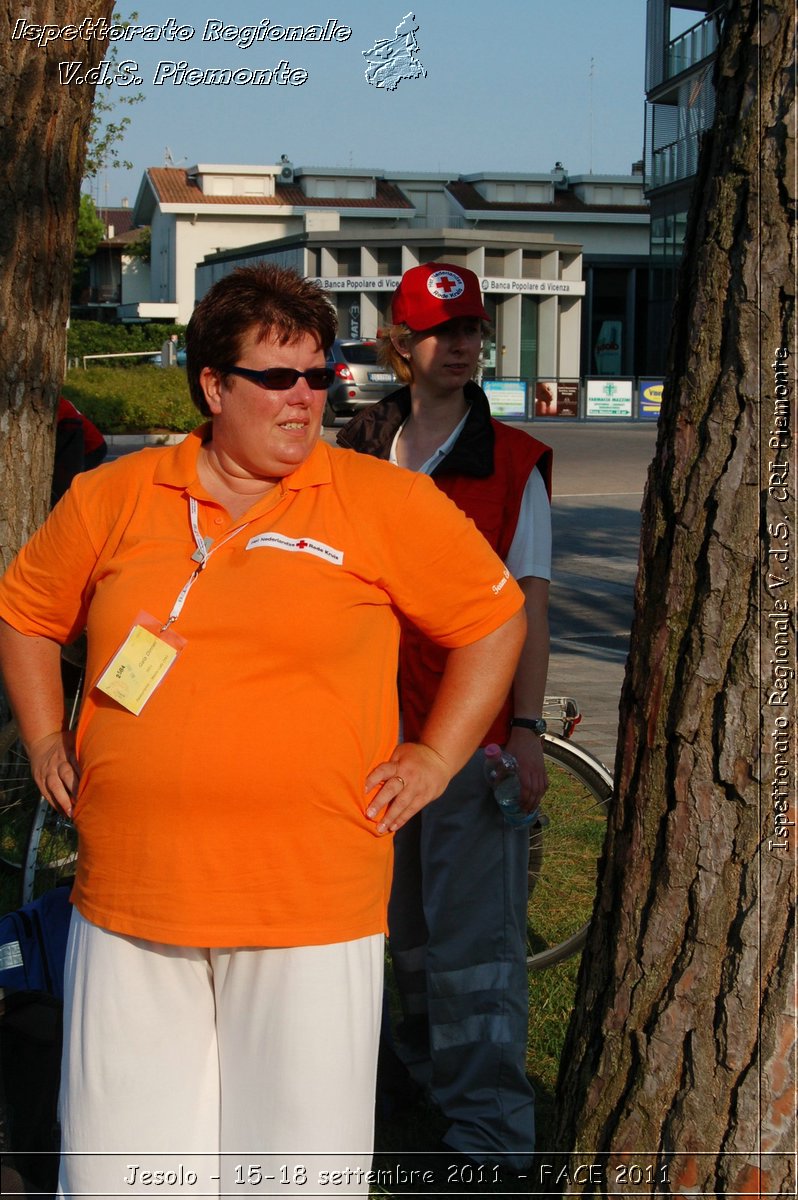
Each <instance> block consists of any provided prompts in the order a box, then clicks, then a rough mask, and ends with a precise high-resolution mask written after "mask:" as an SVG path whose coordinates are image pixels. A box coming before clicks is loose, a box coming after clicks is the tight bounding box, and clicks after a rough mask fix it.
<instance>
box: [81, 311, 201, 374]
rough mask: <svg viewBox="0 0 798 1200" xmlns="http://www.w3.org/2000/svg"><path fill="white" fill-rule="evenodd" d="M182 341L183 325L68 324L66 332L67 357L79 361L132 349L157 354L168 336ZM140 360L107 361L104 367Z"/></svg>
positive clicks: (133, 362) (126, 364)
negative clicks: (173, 336)
mask: <svg viewBox="0 0 798 1200" xmlns="http://www.w3.org/2000/svg"><path fill="white" fill-rule="evenodd" d="M173 333H176V334H177V336H178V339H179V341H180V342H181V343H182V342H183V341H184V340H185V333H186V327H185V325H154V324H145V325H108V324H106V323H105V322H103V321H71V322H70V325H69V329H68V330H67V357H68V358H69V359H70V361H73V360H76V359H77V360H81V359H82V358H83V355H84V354H125V353H131V352H133V351H136V350H152V351H157V350H160V349H161V346H162V345H163V343H164V342H165V341H166V339H167V338H168V337H170V335H171V334H173ZM137 362H138V363H140V362H141V359H138V360H137V359H134V358H120V359H108V360H107V362H105V363H104V364H103V365H105V366H115V367H119V366H130V365H131V364H135V363H137Z"/></svg>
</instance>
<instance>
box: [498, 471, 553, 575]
mask: <svg viewBox="0 0 798 1200" xmlns="http://www.w3.org/2000/svg"><path fill="white" fill-rule="evenodd" d="M507 567H508V568H509V570H510V573H511V574H512V575H514V576H515V578H516V579H524V578H526V577H527V576H528V575H534V576H535V577H536V578H537V579H551V505H550V504H549V497H548V495H547V493H546V485H545V483H544V482H543V476H542V475H541V473H540V471H539V470H538V468H537V467H535V468H534V469H533V471H532V473H531V474H530V476H529V479H528V480H527V481H526V487H525V488H524V495H523V498H522V500H521V511H520V513H519V514H518V525H517V526H516V530H515V536H514V537H513V541H512V545H511V546H510V552H509V554H508V555H507Z"/></svg>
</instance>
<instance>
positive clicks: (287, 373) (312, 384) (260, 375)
mask: <svg viewBox="0 0 798 1200" xmlns="http://www.w3.org/2000/svg"><path fill="white" fill-rule="evenodd" d="M219 369H220V370H221V371H223V372H224V373H225V374H226V375H241V376H242V377H243V378H244V379H251V380H252V382H253V383H259V384H260V386H261V387H265V388H269V389H270V390H271V391H273V392H287V391H288V389H289V388H292V387H294V385H295V384H296V382H297V380H299V379H306V380H307V381H308V387H309V388H311V389H312V390H313V391H314V392H326V390H327V388H328V387H329V386H330V384H331V383H332V381H333V380H334V379H335V371H334V370H333V369H332V367H311V368H310V370H309V371H295V370H294V368H293V367H267V369H266V370H265V371H252V370H250V368H249V367H220V368H219Z"/></svg>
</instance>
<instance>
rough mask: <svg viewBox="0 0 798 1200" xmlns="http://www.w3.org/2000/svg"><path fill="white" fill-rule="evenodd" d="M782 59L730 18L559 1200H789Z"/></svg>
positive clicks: (791, 1001)
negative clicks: (716, 1199)
mask: <svg viewBox="0 0 798 1200" xmlns="http://www.w3.org/2000/svg"><path fill="white" fill-rule="evenodd" d="M794 51H795V12H794V7H793V2H792V0H772V2H770V3H767V2H763V3H760V4H757V3H756V2H755V0H731V3H730V4H729V5H728V7H727V10H726V15H725V20H724V26H723V32H722V35H721V44H720V48H719V54H718V63H717V71H716V86H717V110H716V119H715V124H714V128H713V130H712V132H711V133H710V134H709V135H708V137H707V140H706V142H705V145H704V146H703V148H702V154H701V160H700V164H699V175H698V179H697V181H696V187H695V191H694V195H693V204H692V210H691V214H690V218H689V221H688V233H687V242H686V246H685V256H684V264H683V268H682V275H681V282H680V289H679V298H678V300H677V304H676V310H675V314H674V330H673V336H672V341H671V352H670V371H669V381H668V383H667V384H666V389H665V400H664V403H663V411H662V416H661V418H660V429H659V437H658V442H657V449H656V454H655V458H654V462H653V464H652V467H651V469H650V473H649V478H648V484H647V490H646V496H645V499H644V505H643V525H642V539H641V560H640V570H639V575H638V580H637V587H636V597H635V618H634V626H633V631H632V642H631V653H630V657H629V661H628V664H627V671H626V679H625V683H624V688H623V694H622V698H621V714H620V735H619V742H618V754H617V761H616V777H617V780H618V783H617V798H616V802H615V806H614V811H613V812H612V815H611V818H610V828H609V831H608V840H607V845H606V848H605V854H604V858H603V861H602V865H601V869H600V881H599V900H598V904H597V908H596V912H595V914H594V921H593V925H592V928H591V935H590V939H589V943H588V946H587V948H586V950H585V954H584V958H583V962H582V966H581V971H580V977H579V985H578V990H577V998H576V1009H575V1013H574V1017H573V1020H572V1022H571V1026H570V1029H569V1034H568V1039H567V1044H566V1047H565V1051H564V1055H563V1065H562V1069H561V1073H560V1080H559V1084H558V1105H559V1110H560V1122H559V1129H558V1134H557V1137H558V1141H557V1145H558V1147H560V1148H561V1149H562V1150H563V1151H564V1152H570V1157H569V1158H567V1159H566V1158H563V1159H561V1161H560V1167H561V1168H562V1169H563V1174H562V1175H561V1177H560V1180H559V1185H558V1186H559V1188H560V1189H561V1190H562V1191H563V1192H564V1193H566V1194H582V1195H602V1194H609V1193H612V1194H618V1195H624V1194H628V1195H631V1194H633V1193H635V1192H636V1193H637V1194H641V1193H642V1194H645V1195H678V1196H681V1195H688V1194H689V1195H704V1196H707V1195H714V1196H723V1195H730V1194H739V1193H741V1192H743V1193H747V1194H753V1195H760V1194H768V1195H779V1194H781V1195H794V1194H795V1187H796V1178H795V1159H794V1153H791V1151H792V1152H794V1143H795V1112H796V1090H795V1089H796V1083H795V1080H796V1072H795V975H794V964H795V863H796V828H795V826H794V825H793V824H791V822H793V821H795V809H794V807H792V805H794V796H795V793H794V783H795V779H794V776H793V764H794V753H795V690H794V676H791V674H790V665H789V664H790V663H792V662H794V656H795V625H794V608H793V601H794V597H795V577H796V574H795V569H796V557H795V538H796V526H795V491H794V486H795V475H794V468H793V467H792V466H791V465H790V464H791V462H792V459H791V455H792V452H793V450H792V447H793V439H794V433H795V431H794V419H795V408H794V395H795V357H794V356H795V349H796V346H795V319H794V301H795V288H794V284H795V269H796V264H795V258H794V254H795V242H794V214H795V207H794V206H795V138H794V135H795V79H794V74H793V71H794ZM591 1164H593V1165H594V1172H593V1181H592V1182H590V1181H589V1180H588V1171H587V1167H588V1166H589V1165H591ZM552 1190H554V1189H552Z"/></svg>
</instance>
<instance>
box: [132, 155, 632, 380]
mask: <svg viewBox="0 0 798 1200" xmlns="http://www.w3.org/2000/svg"><path fill="white" fill-rule="evenodd" d="M134 215H135V219H136V221H137V222H138V223H140V224H148V225H150V226H151V230H152V233H151V244H152V251H151V283H150V297H149V299H150V303H151V304H162V305H163V306H164V311H166V310H167V309H168V310H169V312H172V311H174V306H177V320H179V321H181V322H185V321H187V320H188V318H189V316H190V315H191V311H192V309H193V306H194V303H195V302H196V300H197V299H198V298H199V297H200V296H202V295H203V294H204V292H205V291H206V290H207V288H208V287H209V286H210V283H211V282H212V281H213V279H215V278H217V277H218V275H219V274H220V273H224V272H226V271H229V270H232V269H233V267H234V266H236V265H238V264H239V263H243V262H251V261H256V260H267V261H276V262H284V263H286V264H290V265H291V266H294V267H295V268H296V269H297V270H299V271H301V272H302V273H303V274H306V275H309V276H312V277H313V278H317V279H320V280H321V281H322V286H323V287H325V289H326V290H327V291H328V292H329V293H330V296H331V299H332V300H333V302H334V303H335V305H336V308H337V310H338V314H339V321H340V323H341V328H342V330H343V331H344V332H345V333H347V334H348V335H353V334H357V335H358V336H361V337H368V336H373V335H374V333H376V330H377V328H378V327H379V325H380V324H381V323H384V321H385V319H386V317H387V315H388V311H389V303H390V293H391V291H392V290H393V288H394V287H395V286H396V283H397V282H398V279H399V277H400V276H401V274H402V272H403V271H405V270H406V269H407V268H408V267H410V266H414V265H415V264H416V263H419V262H427V261H432V260H434V259H443V260H444V261H448V262H452V263H453V264H459V265H461V266H468V267H470V268H471V269H472V270H474V271H475V272H476V273H477V274H478V275H479V276H480V278H481V279H482V281H483V289H484V291H485V296H486V305H487V307H488V310H489V311H490V312H491V315H492V316H493V317H494V318H495V343H494V344H493V345H492V346H490V347H488V354H487V362H486V373H487V374H490V373H494V374H495V376H496V377H498V378H511V377H523V378H531V377H533V376H541V377H542V376H547V377H557V376H559V377H569V378H577V377H579V376H580V375H584V374H601V373H605V372H609V373H612V372H614V373H618V372H619V371H623V372H624V373H626V374H630V375H631V374H635V373H636V372H638V371H641V370H643V369H644V367H645V362H644V341H645V306H646V302H647V284H648V250H649V230H648V225H649V217H648V206H647V204H646V201H645V198H644V196H643V178H642V175H641V174H635V173H632V174H630V175H628V176H627V175H622V176H598V175H596V176H593V175H589V176H577V177H572V178H569V177H568V174H567V172H566V171H565V169H564V168H563V167H562V166H561V164H559V163H558V164H557V165H556V167H555V168H554V170H552V171H550V172H547V173H543V174H509V173H504V174H503V173H478V174H472V175H461V176H454V177H453V176H451V175H447V174H441V173H427V172H393V173H390V174H388V173H386V172H383V171H379V170H367V169H354V168H324V167H294V166H293V165H292V164H291V163H290V162H288V161H287V160H284V161H283V162H282V163H278V164H275V165H270V166H264V167H255V166H239V165H229V164H227V165H225V164H199V165H197V166H195V167H192V168H189V169H187V170H185V169H182V168H166V167H164V168H151V169H150V170H148V171H147V172H146V173H145V177H144V179H143V181H142V185H141V188H140V190H139V195H138V198H137V201H136V205H135V209H134ZM120 315H121V316H122V317H123V319H135V318H136V312H135V309H131V311H129V312H122V313H121V314H120ZM170 319H172V318H171V317H170ZM608 331H609V332H608ZM608 347H611V348H612V352H609V351H608Z"/></svg>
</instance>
